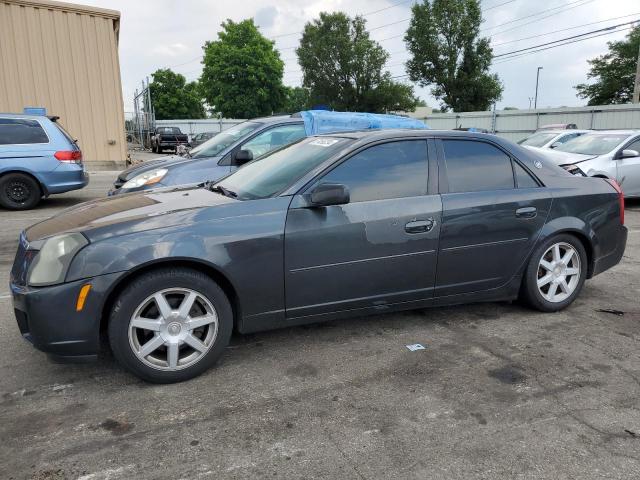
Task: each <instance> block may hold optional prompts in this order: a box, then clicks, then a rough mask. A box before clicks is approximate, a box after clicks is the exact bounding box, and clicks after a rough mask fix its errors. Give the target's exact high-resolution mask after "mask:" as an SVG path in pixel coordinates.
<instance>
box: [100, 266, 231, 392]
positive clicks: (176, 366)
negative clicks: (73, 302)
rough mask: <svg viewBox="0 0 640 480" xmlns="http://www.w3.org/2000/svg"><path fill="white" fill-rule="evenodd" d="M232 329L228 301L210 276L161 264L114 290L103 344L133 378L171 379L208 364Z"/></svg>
mask: <svg viewBox="0 0 640 480" xmlns="http://www.w3.org/2000/svg"><path fill="white" fill-rule="evenodd" d="M232 329H233V314H232V310H231V305H230V303H229V301H228V299H227V297H226V295H225V293H224V292H223V290H222V289H221V288H220V287H219V286H218V285H217V284H216V283H215V282H214V281H213V280H211V278H209V277H208V276H207V275H205V274H204V273H202V272H199V271H196V270H191V269H188V268H171V269H162V270H157V271H153V272H150V273H147V274H144V275H143V276H141V277H139V278H137V279H136V280H134V281H133V282H132V283H131V284H130V285H128V286H127V288H126V289H125V290H124V291H123V292H122V293H121V294H120V296H119V297H118V299H117V300H116V302H115V304H114V307H113V310H112V313H111V317H110V321H109V343H110V345H111V349H112V350H113V354H114V356H115V357H116V359H117V360H118V361H119V362H120V363H121V364H122V365H123V366H124V367H125V368H127V369H128V370H129V371H131V372H132V373H134V374H135V375H137V376H138V377H140V378H142V379H143V380H147V381H149V382H154V383H173V382H181V381H184V380H188V379H190V378H193V377H195V376H197V375H200V374H201V373H203V372H204V371H205V370H207V369H208V368H209V367H211V366H212V365H213V364H214V363H215V362H216V361H217V360H218V359H219V358H220V357H221V356H222V353H223V351H224V349H225V347H226V346H227V345H228V343H229V339H230V337H231V331H232Z"/></svg>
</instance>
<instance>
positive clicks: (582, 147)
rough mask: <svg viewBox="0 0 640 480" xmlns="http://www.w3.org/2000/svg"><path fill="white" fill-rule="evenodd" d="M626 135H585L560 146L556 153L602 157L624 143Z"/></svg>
mask: <svg viewBox="0 0 640 480" xmlns="http://www.w3.org/2000/svg"><path fill="white" fill-rule="evenodd" d="M627 138H628V135H622V134H618V135H615V134H614V135H608V134H603V133H587V134H586V135H582V136H581V137H578V138H574V139H573V140H569V141H568V142H567V143H565V144H564V145H560V146H559V147H557V148H556V149H555V150H556V152H558V151H559V152H569V153H579V154H581V155H604V154H605V153H609V152H610V151H612V150H613V149H615V148H616V147H617V146H618V145H620V143H622V142H623V141H625V140H626V139H627Z"/></svg>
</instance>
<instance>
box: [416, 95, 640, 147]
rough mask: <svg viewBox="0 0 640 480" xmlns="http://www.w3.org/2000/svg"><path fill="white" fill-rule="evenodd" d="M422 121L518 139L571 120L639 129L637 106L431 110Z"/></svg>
mask: <svg viewBox="0 0 640 480" xmlns="http://www.w3.org/2000/svg"><path fill="white" fill-rule="evenodd" d="M425 121H426V122H427V125H429V127H431V128H433V129H436V130H450V129H452V128H457V127H476V128H486V129H487V130H489V131H490V132H492V131H495V133H496V135H500V136H501V137H505V138H508V139H509V140H513V141H518V140H520V139H522V138H524V137H526V136H527V135H529V134H530V133H533V132H535V131H536V129H537V128H539V127H542V126H544V125H550V124H555V123H575V124H576V125H577V127H578V128H583V129H593V130H615V129H640V105H637V104H627V105H602V106H593V107H573V108H571V107H567V108H545V109H538V110H499V111H497V112H495V115H494V112H462V113H433V114H431V115H427V117H426V119H425Z"/></svg>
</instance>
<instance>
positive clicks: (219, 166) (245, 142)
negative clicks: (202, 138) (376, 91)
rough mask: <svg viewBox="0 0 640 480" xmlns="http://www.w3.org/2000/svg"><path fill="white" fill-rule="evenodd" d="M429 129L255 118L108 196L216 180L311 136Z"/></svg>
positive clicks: (132, 173)
mask: <svg viewBox="0 0 640 480" xmlns="http://www.w3.org/2000/svg"><path fill="white" fill-rule="evenodd" d="M390 126H393V127H394V128H400V126H402V128H422V129H424V128H427V127H426V125H425V124H424V123H423V122H421V121H419V120H415V119H412V118H405V117H400V116H398V115H381V114H367V113H350V112H327V111H314V110H309V111H304V112H298V113H295V114H293V115H278V116H273V117H265V118H256V119H254V120H250V121H248V122H243V123H240V124H238V125H235V126H233V127H231V128H230V129H228V130H224V131H223V132H221V133H219V134H218V135H216V136H215V137H213V138H212V139H211V140H208V141H207V142H205V143H203V144H202V145H200V146H199V147H196V148H194V149H193V150H191V151H190V152H189V153H188V154H187V155H186V156H185V157H182V156H176V157H168V158H165V159H159V160H151V161H149V162H145V163H143V164H140V165H136V166H134V167H131V168H129V169H127V170H125V171H123V172H122V173H120V175H118V178H117V179H116V181H115V182H114V184H113V189H112V190H111V191H110V192H109V195H116V194H120V193H130V192H136V191H141V190H149V189H152V188H157V187H163V186H170V185H185V184H190V183H191V184H194V183H201V182H205V181H211V180H217V179H219V178H222V177H224V176H226V175H229V174H230V173H231V172H234V171H236V170H237V169H238V168H239V167H240V166H242V165H244V164H245V163H247V162H249V161H251V160H253V159H254V158H258V157H259V156H261V155H264V154H266V153H268V152H271V151H273V150H275V149H278V148H281V147H283V146H285V145H288V144H290V143H293V142H295V141H297V140H299V139H301V138H303V137H305V136H307V135H309V134H314V133H327V132H333V131H344V130H358V129H366V128H370V129H371V128H373V129H376V128H390Z"/></svg>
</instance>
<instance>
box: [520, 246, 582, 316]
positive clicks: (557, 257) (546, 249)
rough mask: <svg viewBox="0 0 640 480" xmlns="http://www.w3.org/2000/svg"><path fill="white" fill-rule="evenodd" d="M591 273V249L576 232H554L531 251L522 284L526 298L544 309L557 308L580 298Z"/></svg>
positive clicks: (538, 307)
mask: <svg viewBox="0 0 640 480" xmlns="http://www.w3.org/2000/svg"><path fill="white" fill-rule="evenodd" d="M586 276H587V253H586V251H585V249H584V246H583V245H582V242H581V241H580V240H578V239H577V238H576V237H574V236H573V235H568V234H562V235H557V236H554V237H553V238H550V239H548V240H547V241H545V242H544V243H542V244H541V245H540V246H539V247H538V248H537V249H536V250H535V251H534V252H533V255H531V259H530V260H529V265H528V266H527V269H526V272H525V278H524V283H523V287H522V297H523V299H524V300H525V301H526V302H527V303H528V304H529V305H530V306H531V307H533V308H535V309H537V310H540V311H542V312H555V311H558V310H562V309H563V308H566V307H567V306H569V305H570V304H571V303H573V301H574V300H575V299H576V297H577V296H578V294H579V293H580V290H582V286H583V285H584V281H585V279H586Z"/></svg>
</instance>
